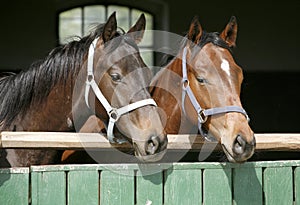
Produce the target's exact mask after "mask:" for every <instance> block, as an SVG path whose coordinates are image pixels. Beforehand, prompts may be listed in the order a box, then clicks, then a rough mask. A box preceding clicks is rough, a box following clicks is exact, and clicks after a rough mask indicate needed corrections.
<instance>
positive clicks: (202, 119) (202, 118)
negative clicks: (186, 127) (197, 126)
mask: <svg viewBox="0 0 300 205" xmlns="http://www.w3.org/2000/svg"><path fill="white" fill-rule="evenodd" d="M207 118H208V117H207V116H206V115H205V114H204V110H200V112H199V113H198V119H199V122H200V123H201V124H203V123H205V122H206V121H207Z"/></svg>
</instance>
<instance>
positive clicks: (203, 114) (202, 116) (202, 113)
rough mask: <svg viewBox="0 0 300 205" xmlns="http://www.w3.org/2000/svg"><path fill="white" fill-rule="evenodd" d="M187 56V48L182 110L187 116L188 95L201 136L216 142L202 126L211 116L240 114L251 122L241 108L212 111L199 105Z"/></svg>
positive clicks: (183, 71)
mask: <svg viewBox="0 0 300 205" xmlns="http://www.w3.org/2000/svg"><path fill="white" fill-rule="evenodd" d="M186 55H187V50H186V47H185V48H184V50H183V54H182V102H181V103H182V110H183V112H184V114H185V109H184V99H185V97H186V95H187V96H188V97H189V99H190V101H191V103H192V105H193V107H194V108H195V110H196V112H197V115H198V129H199V132H200V134H201V135H202V136H203V137H205V139H207V140H209V141H215V139H213V138H212V137H210V136H208V135H207V133H205V132H204V131H203V128H202V125H203V124H204V123H205V122H206V120H207V118H208V117H209V116H211V115H218V114H222V113H228V112H238V113H242V114H243V115H244V116H245V117H246V118H247V120H248V121H249V120H250V119H249V117H248V115H247V113H246V111H245V110H244V109H243V108H242V107H239V106H235V105H231V106H224V107H216V108H210V109H203V108H201V106H200V105H199V103H198V101H197V99H196V97H195V95H194V93H193V91H192V89H191V87H190V85H189V80H188V77H187V68H186Z"/></svg>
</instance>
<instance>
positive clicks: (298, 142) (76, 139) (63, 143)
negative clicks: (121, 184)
mask: <svg viewBox="0 0 300 205" xmlns="http://www.w3.org/2000/svg"><path fill="white" fill-rule="evenodd" d="M0 137H1V138H0V139H1V141H0V147H2V148H50V149H112V148H117V149H125V150H126V149H131V148H132V147H131V145H130V144H129V143H125V144H121V145H120V144H110V143H109V142H108V140H107V139H106V137H105V136H104V135H101V134H98V133H64V132H1V133H0ZM255 137H256V151H300V133H299V134H297V133H294V134H292V133H291V134H287V133H275V134H273V133H269V134H255ZM168 140H169V143H168V149H170V150H195V151H197V150H200V149H202V148H209V149H211V148H214V149H216V150H220V149H221V146H220V144H217V143H212V142H207V141H204V140H203V138H202V137H201V136H197V135H168Z"/></svg>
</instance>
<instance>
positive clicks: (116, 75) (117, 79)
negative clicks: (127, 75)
mask: <svg viewBox="0 0 300 205" xmlns="http://www.w3.org/2000/svg"><path fill="white" fill-rule="evenodd" d="M110 77H111V79H112V80H113V81H115V82H120V81H121V75H120V74H119V73H112V74H110Z"/></svg>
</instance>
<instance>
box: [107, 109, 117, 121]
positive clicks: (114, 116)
mask: <svg viewBox="0 0 300 205" xmlns="http://www.w3.org/2000/svg"><path fill="white" fill-rule="evenodd" d="M108 115H109V120H110V121H113V122H116V121H117V120H118V119H119V117H120V116H119V115H118V112H117V110H116V109H112V110H111V111H110V112H109V113H108Z"/></svg>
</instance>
